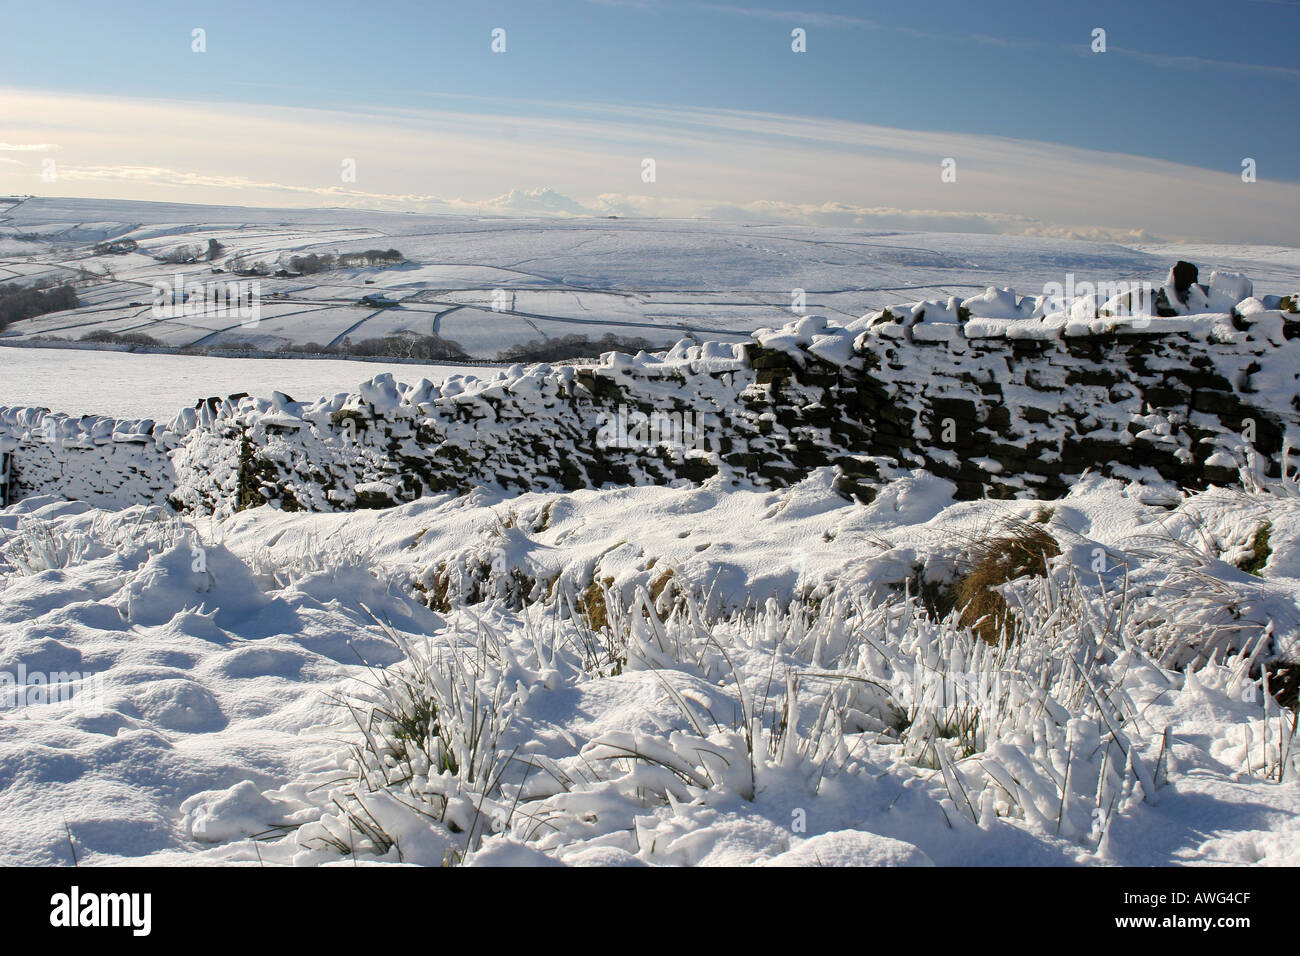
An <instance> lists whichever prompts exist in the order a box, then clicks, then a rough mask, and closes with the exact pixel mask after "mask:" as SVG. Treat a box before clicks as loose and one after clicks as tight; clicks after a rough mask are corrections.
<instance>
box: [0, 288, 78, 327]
mask: <svg viewBox="0 0 1300 956" xmlns="http://www.w3.org/2000/svg"><path fill="white" fill-rule="evenodd" d="M79 304H80V303H79V302H78V300H77V292H76V290H75V289H73V288H72V286H70V285H57V286H54V287H52V288H47V289H41V288H37V287H33V286H21V285H16V284H15V285H4V286H0V329H3V328H5V326H7V325H9V324H10V323H12V322H21V321H22V320H23V319H31V318H34V317H36V316H38V315H45V314H46V313H47V312H62V311H64V310H66V309H75V308H76V307H77V306H78V305H79Z"/></svg>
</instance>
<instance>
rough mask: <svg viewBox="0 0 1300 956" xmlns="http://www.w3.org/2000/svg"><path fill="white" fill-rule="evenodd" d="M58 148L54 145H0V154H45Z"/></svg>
mask: <svg viewBox="0 0 1300 956" xmlns="http://www.w3.org/2000/svg"><path fill="white" fill-rule="evenodd" d="M58 148H59V147H58V145H57V144H55V143H0V153H47V152H50V151H51V150H56V149H58Z"/></svg>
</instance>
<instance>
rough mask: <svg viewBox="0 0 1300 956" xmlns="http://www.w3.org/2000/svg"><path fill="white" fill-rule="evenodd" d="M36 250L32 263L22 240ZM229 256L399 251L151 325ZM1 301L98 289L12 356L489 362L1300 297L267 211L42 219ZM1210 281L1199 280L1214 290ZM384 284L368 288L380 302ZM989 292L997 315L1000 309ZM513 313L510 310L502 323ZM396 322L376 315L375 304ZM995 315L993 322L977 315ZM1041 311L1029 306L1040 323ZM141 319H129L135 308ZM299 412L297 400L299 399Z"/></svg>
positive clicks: (961, 257) (1020, 251)
mask: <svg viewBox="0 0 1300 956" xmlns="http://www.w3.org/2000/svg"><path fill="white" fill-rule="evenodd" d="M17 235H23V236H35V237H38V239H39V241H24V242H22V243H17V242H16V240H13V239H11V238H9V237H12V236H17ZM105 239H132V240H134V241H136V242H138V243H139V245H140V249H139V251H138V252H136V253H132V254H130V255H98V254H95V253H94V250H93V248H92V246H93V244H94V243H96V242H100V241H103V240H105ZM208 239H216V240H218V241H219V242H221V243H222V244H223V245H224V246H225V249H226V252H225V255H226V256H227V257H238V256H246V257H248V258H249V259H252V260H254V261H257V260H262V261H266V262H267V263H268V265H271V266H274V265H275V264H276V263H277V262H280V261H284V262H287V260H288V258H289V257H292V256H293V255H300V254H304V253H308V252H321V251H330V252H332V251H344V252H346V251H356V250H364V249H369V248H376V247H378V248H385V249H387V248H390V247H394V248H397V249H398V250H399V251H401V252H402V253H403V254H404V255H405V256H406V257H407V259H408V261H407V262H406V263H405V264H403V265H401V266H397V267H393V268H371V269H342V270H337V271H334V272H325V273H318V274H315V275H308V276H298V277H290V278H276V277H274V276H268V277H265V278H263V279H261V280H259V281H260V282H261V296H262V299H261V316H260V318H259V320H258V321H257V324H256V325H255V326H252V327H249V326H246V325H245V323H243V322H242V321H241V320H240V319H239V318H238V317H233V316H228V315H197V316H181V317H176V318H156V317H154V316H153V315H152V314H151V312H150V309H149V305H150V303H151V301H152V291H153V288H154V285H155V283H158V282H167V283H173V282H174V281H175V275H176V273H177V272H178V271H179V272H181V273H182V274H183V275H184V277H185V280H184V281H186V282H193V281H200V282H205V283H206V282H211V281H224V280H227V279H230V278H231V275H230V273H229V272H226V273H222V274H214V273H212V272H211V271H210V270H211V266H210V265H209V264H208V263H206V262H204V263H194V264H189V265H184V266H173V265H168V264H166V263H163V262H159V261H157V260H156V259H155V258H154V256H162V255H165V254H167V253H169V252H172V251H174V250H176V249H177V248H179V247H182V246H206V243H207V240H208ZM0 243H8V245H0V282H4V281H12V280H16V279H21V280H22V281H26V282H30V281H36V280H38V279H42V278H48V279H61V278H64V277H66V275H67V274H68V273H67V269H68V268H70V266H69V263H73V262H75V264H76V267H77V268H84V269H87V270H89V271H90V272H93V273H96V274H98V275H101V276H102V277H103V278H102V281H99V282H96V283H93V284H89V285H83V286H82V287H81V288H79V290H78V294H79V296H80V297H81V299H82V302H83V307H82V308H81V309H78V310H77V311H75V312H72V313H58V314H54V315H48V316H40V317H37V318H34V319H30V320H26V321H24V322H20V323H16V324H15V325H14V326H12V327H11V328H9V329H7V330H5V332H4V333H3V334H4V335H5V336H6V337H9V338H16V339H20V340H23V341H31V340H33V339H36V338H38V337H40V336H54V337H60V338H67V339H78V338H80V337H81V336H83V335H85V334H87V333H90V332H103V331H109V332H118V333H122V332H133V333H137V334H146V335H149V336H151V337H153V338H156V339H158V340H160V341H162V342H163V343H165V344H166V345H168V346H172V347H180V346H186V345H194V344H198V345H203V346H221V345H233V344H237V343H238V344H252V345H253V346H255V347H257V348H260V349H264V350H266V351H270V352H274V351H275V350H277V349H278V348H280V347H281V346H284V345H304V344H307V343H311V342H315V343H318V344H321V345H329V344H331V343H335V344H338V343H341V342H342V340H343V339H344V338H345V337H347V338H350V339H351V340H352V341H353V342H354V343H355V342H360V341H363V340H365V339H368V338H376V337H381V336H392V335H403V334H410V335H428V334H430V333H431V332H432V333H437V334H438V335H440V336H442V337H444V338H447V339H450V340H452V341H455V342H458V343H459V344H460V345H461V346H462V347H463V348H465V349H466V350H467V351H468V352H469V353H470V354H471V355H473V356H474V357H476V358H485V359H494V358H496V357H497V355H498V354H499V353H500V352H501V351H502V350H503V349H504V348H507V347H509V346H511V345H518V344H523V343H526V342H529V341H534V340H545V339H553V338H557V337H562V336H569V335H581V336H587V337H590V338H593V339H598V338H600V337H601V336H602V335H604V334H606V333H612V334H615V335H618V336H620V337H625V338H644V339H647V340H648V341H650V342H651V343H652V344H653V345H654V346H655V347H657V348H666V347H668V346H670V345H672V344H673V343H674V342H675V341H677V340H678V339H680V338H681V337H682V336H683V335H687V336H693V337H695V338H696V339H697V340H711V341H738V340H741V339H744V338H746V337H748V335H749V333H751V332H753V331H754V330H755V329H758V328H761V327H765V326H767V327H775V326H779V325H781V324H784V322H785V321H786V320H787V319H788V318H789V316H790V314H791V305H792V301H793V297H794V292H795V290H803V291H804V293H805V296H804V297H805V300H806V301H805V302H804V310H805V311H806V312H808V313H816V314H824V315H827V316H829V317H834V318H838V319H839V320H840V321H841V322H847V321H849V320H851V319H852V318H853V317H856V316H859V315H862V314H863V313H864V312H866V311H868V310H873V309H880V308H882V307H885V306H887V305H890V304H893V303H896V302H899V301H905V300H907V299H909V298H911V299H922V300H926V299H928V300H934V301H937V302H946V301H947V300H948V299H949V298H951V297H956V298H957V299H958V300H959V301H961V302H963V303H967V302H969V303H970V305H968V306H967V307H968V308H970V309H971V314H972V315H974V316H975V317H978V318H990V319H991V318H1014V317H1021V316H1018V315H1015V314H1012V313H1013V312H1014V311H1015V309H1016V306H1015V303H1013V302H1011V301H1010V300H1009V299H1008V298H1007V297H1006V295H1005V292H1006V290H1008V289H1011V288H1019V289H1020V290H1021V291H1022V292H1027V293H1029V295H1030V296H1033V297H1036V296H1037V295H1038V294H1039V293H1040V292H1041V291H1042V290H1044V289H1045V287H1046V286H1047V285H1048V284H1049V283H1058V284H1059V283H1062V282H1064V281H1065V278H1066V276H1067V274H1074V275H1077V276H1078V277H1079V279H1080V280H1083V279H1085V277H1090V278H1091V279H1092V280H1097V279H1109V278H1112V277H1115V276H1126V277H1132V278H1135V279H1141V278H1146V279H1149V280H1151V281H1152V282H1155V283H1156V284H1159V281H1160V279H1161V278H1162V276H1163V275H1164V272H1165V270H1166V269H1167V268H1168V263H1169V262H1170V261H1172V260H1173V259H1175V258H1184V259H1185V258H1189V257H1193V256H1199V258H1198V259H1196V261H1198V262H1199V263H1200V264H1201V265H1202V267H1203V268H1204V269H1205V270H1206V271H1205V273H1204V275H1208V274H1209V273H1210V272H1211V271H1214V270H1218V271H1220V272H1222V273H1224V274H1225V275H1226V274H1227V273H1243V274H1249V275H1251V276H1253V277H1255V280H1256V282H1255V284H1256V286H1257V288H1256V290H1255V291H1256V292H1257V293H1258V294H1260V295H1264V294H1271V293H1277V294H1288V293H1291V292H1294V291H1296V289H1295V286H1296V277H1297V275H1300V263H1297V262H1296V259H1295V256H1294V254H1293V251H1291V252H1288V251H1287V250H1279V249H1273V248H1259V247H1249V246H1246V247H1234V246H1212V247H1204V246H1201V247H1188V248H1187V249H1184V248H1182V247H1179V246H1150V247H1126V246H1120V245H1115V244H1110V243H1100V242H1086V241H1078V240H1058V239H1045V238H1040V237H1032V238H1031V237H1009V236H991V235H990V236H982V235H970V234H944V233H917V232H869V231H865V230H860V229H841V228H830V227H809V226H795V225H781V224H747V225H741V224H735V223H724V222H711V221H694V220H648V219H620V220H606V219H580V218H573V219H563V220H556V219H546V220H539V219H475V218H462V217H449V216H427V215H404V214H399V213H383V212H365V211H359V210H338V209H335V210H267V209H242V208H224V207H210V206H185V205H180V204H167V203H130V202H112V201H104V200H88V199H52V198H34V199H29V200H27V201H26V202H24V203H22V204H21V205H20V206H18V207H17V208H15V209H14V210H13V211H12V213H11V215H10V219H9V220H8V221H7V222H6V223H5V224H4V225H3V226H2V227H0ZM1202 281H1204V279H1203V280H1202ZM367 283H372V284H367ZM990 288H992V289H993V290H994V292H993V293H992V297H991V298H989V295H990V293H989V292H988V290H989V289H990ZM499 293H506V295H507V296H508V301H507V302H506V306H507V307H506V308H504V309H498V310H494V307H493V306H494V301H495V300H496V298H497V296H498V294H499ZM367 294H382V295H386V296H389V297H392V298H394V299H396V300H397V301H398V302H400V306H399V307H397V308H390V309H371V308H367V307H365V306H363V305H360V304H359V300H360V298H361V297H362V296H363V295H367ZM981 301H983V302H984V303H985V305H980V304H979V303H980V302H981ZM1034 302H1035V298H1029V299H1027V300H1026V301H1024V302H1021V303H1020V306H1019V310H1020V311H1024V310H1025V309H1026V308H1028V309H1029V311H1030V314H1032V311H1033V308H1034ZM133 303H134V304H133ZM289 391H290V392H291V393H292V389H289Z"/></svg>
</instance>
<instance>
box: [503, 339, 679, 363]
mask: <svg viewBox="0 0 1300 956" xmlns="http://www.w3.org/2000/svg"><path fill="white" fill-rule="evenodd" d="M655 348H656V346H655V344H654V343H653V342H651V341H649V340H648V339H635V338H619V337H618V336H616V335H614V334H613V333H612V332H607V333H605V335H604V336H602V337H601V338H599V339H590V338H587V337H586V336H585V335H565V336H561V337H560V338H558V339H546V340H544V341H543V340H540V339H533V340H532V341H531V342H527V343H524V344H522V345H512V346H510V347H509V348H506V349H502V350H501V352H499V353H498V354H497V361H499V362H562V361H565V360H566V359H578V358H595V357H597V356H598V355H601V354H602V353H604V352H627V353H628V354H630V355H635V354H636V353H637V352H642V351H644V352H651V351H654V349H655Z"/></svg>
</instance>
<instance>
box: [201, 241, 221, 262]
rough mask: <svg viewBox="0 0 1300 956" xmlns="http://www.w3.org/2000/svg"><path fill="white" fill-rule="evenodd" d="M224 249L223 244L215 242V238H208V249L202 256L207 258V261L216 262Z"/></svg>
mask: <svg viewBox="0 0 1300 956" xmlns="http://www.w3.org/2000/svg"><path fill="white" fill-rule="evenodd" d="M225 251H226V247H225V246H223V245H222V244H221V243H219V242H217V240H215V239H209V240H208V251H207V254H206V255H205V256H204V258H205V259H207V260H208V261H209V262H216V261H217V260H218V259H219V258H221V256H222V254H223V253H224V252H225Z"/></svg>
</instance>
